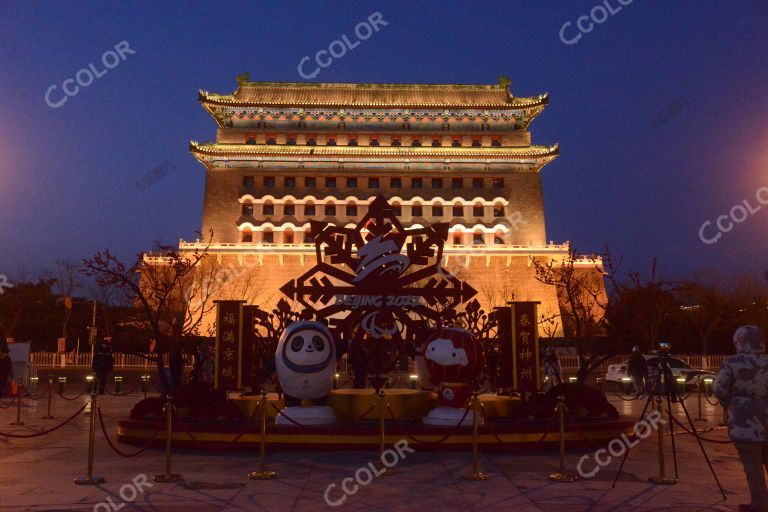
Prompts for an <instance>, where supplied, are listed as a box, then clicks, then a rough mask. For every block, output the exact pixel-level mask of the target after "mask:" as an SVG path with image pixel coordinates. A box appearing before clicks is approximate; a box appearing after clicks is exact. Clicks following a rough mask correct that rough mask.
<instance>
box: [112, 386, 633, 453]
mask: <svg viewBox="0 0 768 512" xmlns="http://www.w3.org/2000/svg"><path fill="white" fill-rule="evenodd" d="M268 399H269V402H270V405H269V406H268V407H267V411H268V421H267V443H268V447H269V450H375V449H378V448H379V442H380V435H379V407H378V396H377V395H376V394H375V393H374V392H373V391H372V390H370V389H368V390H353V389H340V390H334V392H333V393H332V394H331V396H330V397H329V399H328V405H330V406H331V407H333V409H334V410H335V412H336V415H337V418H338V421H339V423H338V424H336V425H323V426H319V425H318V426H300V425H294V424H291V425H279V426H277V425H275V422H274V418H275V415H276V414H277V410H279V409H281V408H282V407H283V406H284V404H283V403H282V401H281V400H279V398H278V396H277V395H276V394H270V395H269V396H268ZM480 399H481V401H482V402H483V408H484V410H485V412H486V416H487V418H488V421H486V422H485V424H484V425H481V426H480V427H479V436H478V443H479V447H480V449H482V450H498V449H500V448H501V449H504V448H508V449H510V451H520V452H524V451H528V450H531V449H536V448H539V447H541V448H547V447H551V446H553V445H555V444H557V443H558V442H559V440H560V439H559V432H558V425H557V423H556V422H555V421H553V420H552V421H545V420H530V419H508V418H506V417H508V416H510V415H512V414H511V413H512V412H513V411H514V409H515V408H516V407H517V406H518V405H519V399H517V398H514V397H507V396H496V395H480ZM233 400H234V401H235V403H236V404H238V406H239V407H240V408H241V409H242V410H243V413H244V414H245V416H246V417H249V418H252V420H182V421H179V422H174V428H173V434H172V440H173V444H174V446H177V447H184V448H193V449H194V448H198V449H215V450H227V449H237V450H248V449H256V448H258V446H259V442H260V440H261V434H260V421H259V412H258V410H257V406H258V403H259V397H258V396H241V397H233ZM386 403H387V404H388V405H389V407H386V408H385V411H384V418H385V437H384V442H385V444H387V445H392V444H394V443H396V442H397V441H400V440H401V439H406V440H407V441H408V443H409V444H410V445H411V446H421V447H422V449H431V450H467V449H470V448H471V444H472V428H471V426H464V427H457V426H447V427H446V426H430V425H424V424H422V423H421V418H422V417H423V416H424V415H425V414H426V412H428V411H429V409H431V408H432V407H434V406H435V405H436V404H437V402H436V401H435V399H434V397H433V395H432V394H431V393H429V392H422V391H417V390H407V389H397V390H387V391H386ZM393 414H394V417H393ZM632 427H633V422H631V421H626V420H602V419H594V420H581V421H578V422H569V423H566V429H565V430H566V432H565V440H566V443H567V444H568V446H569V447H576V446H584V445H587V446H592V445H599V444H605V443H607V442H608V441H610V440H611V439H614V438H617V437H619V436H620V435H621V434H630V433H631V432H632ZM156 430H157V420H146V421H135V420H120V421H119V422H118V432H117V438H118V440H120V441H122V442H125V443H130V444H136V445H145V444H146V443H147V442H148V441H149V440H150V439H152V438H153V437H154V436H155V434H156ZM545 434H546V435H545ZM154 442H155V443H156V444H162V443H164V442H165V432H164V429H162V431H161V432H157V437H156V438H155V441H154Z"/></svg>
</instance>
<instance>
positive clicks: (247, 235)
mask: <svg viewBox="0 0 768 512" xmlns="http://www.w3.org/2000/svg"><path fill="white" fill-rule="evenodd" d="M242 241H243V242H244V243H251V242H253V232H252V231H251V230H250V229H248V228H245V229H244V230H243V232H242Z"/></svg>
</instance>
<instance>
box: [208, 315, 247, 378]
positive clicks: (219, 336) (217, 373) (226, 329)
mask: <svg viewBox="0 0 768 512" xmlns="http://www.w3.org/2000/svg"><path fill="white" fill-rule="evenodd" d="M215 303H216V350H215V353H214V361H215V366H214V384H213V387H214V388H215V389H223V390H224V391H233V390H236V389H238V388H240V387H241V382H242V375H241V372H240V360H241V359H242V355H243V301H241V300H217V301H215Z"/></svg>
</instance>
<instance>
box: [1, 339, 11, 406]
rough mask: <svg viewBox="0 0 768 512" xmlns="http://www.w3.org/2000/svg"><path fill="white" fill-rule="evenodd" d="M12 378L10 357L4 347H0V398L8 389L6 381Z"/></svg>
mask: <svg viewBox="0 0 768 512" xmlns="http://www.w3.org/2000/svg"><path fill="white" fill-rule="evenodd" d="M12 377H13V365H12V364H11V356H10V355H9V354H8V349H7V348H6V347H0V396H3V395H4V394H5V390H6V389H7V388H8V381H9V380H10V379H11V378H12Z"/></svg>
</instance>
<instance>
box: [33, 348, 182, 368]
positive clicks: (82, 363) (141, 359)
mask: <svg viewBox="0 0 768 512" xmlns="http://www.w3.org/2000/svg"><path fill="white" fill-rule="evenodd" d="M113 356H114V358H115V363H114V364H115V368H121V369H122V368H150V367H154V366H155V358H156V357H157V356H156V355H155V354H123V353H120V352H118V353H114V354H113ZM91 357H92V356H91V354H90V353H88V352H82V353H74V354H73V353H66V352H65V353H58V352H32V353H31V354H29V359H30V362H31V363H32V364H34V365H35V366H36V367H37V368H39V369H40V368H67V367H73V368H90V367H91V362H92V359H91ZM163 361H164V363H165V364H166V365H168V354H164V355H163Z"/></svg>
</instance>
